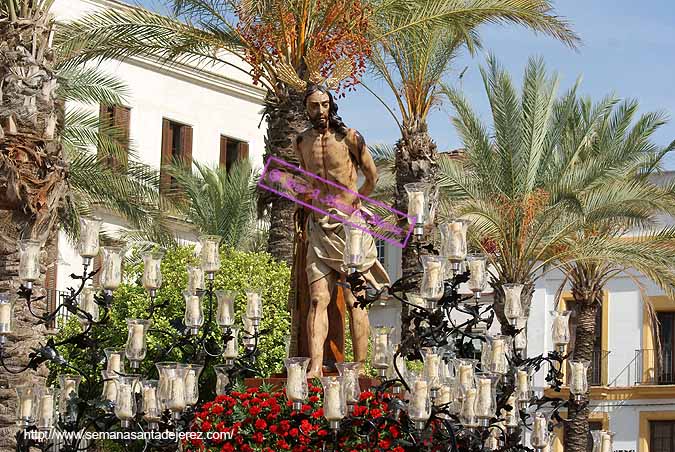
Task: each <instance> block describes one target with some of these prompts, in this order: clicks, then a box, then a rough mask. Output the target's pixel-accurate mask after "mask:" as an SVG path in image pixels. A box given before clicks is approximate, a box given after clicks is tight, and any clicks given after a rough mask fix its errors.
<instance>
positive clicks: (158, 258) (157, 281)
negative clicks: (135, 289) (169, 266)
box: [142, 249, 164, 290]
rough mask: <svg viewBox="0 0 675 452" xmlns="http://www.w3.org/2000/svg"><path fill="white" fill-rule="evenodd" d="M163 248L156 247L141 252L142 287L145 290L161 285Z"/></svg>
mask: <svg viewBox="0 0 675 452" xmlns="http://www.w3.org/2000/svg"><path fill="white" fill-rule="evenodd" d="M163 257H164V250H163V249H158V250H154V251H148V252H146V253H143V255H142V258H143V278H142V281H143V287H145V289H146V290H157V289H159V288H160V287H162V268H161V265H162V258H163Z"/></svg>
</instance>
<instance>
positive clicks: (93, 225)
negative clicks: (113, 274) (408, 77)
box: [77, 217, 103, 258]
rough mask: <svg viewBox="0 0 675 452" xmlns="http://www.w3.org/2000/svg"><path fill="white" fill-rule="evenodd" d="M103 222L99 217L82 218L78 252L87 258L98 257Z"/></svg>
mask: <svg viewBox="0 0 675 452" xmlns="http://www.w3.org/2000/svg"><path fill="white" fill-rule="evenodd" d="M102 224H103V222H102V221H101V219H100V218H97V217H80V238H79V239H78V241H77V252H78V253H79V254H80V256H82V257H85V258H92V257H95V256H97V255H98V250H99V240H98V236H99V233H100V232H101V225H102Z"/></svg>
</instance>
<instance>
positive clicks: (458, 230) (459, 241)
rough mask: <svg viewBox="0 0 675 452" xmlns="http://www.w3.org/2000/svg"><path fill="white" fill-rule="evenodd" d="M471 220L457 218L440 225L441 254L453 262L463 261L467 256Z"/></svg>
mask: <svg viewBox="0 0 675 452" xmlns="http://www.w3.org/2000/svg"><path fill="white" fill-rule="evenodd" d="M468 228H469V220H463V219H457V220H453V221H451V222H449V223H442V224H440V225H439V226H438V229H439V231H440V232H441V255H442V256H445V258H446V259H448V260H450V261H451V262H461V261H463V260H464V259H465V258H466V251H467V246H466V232H467V230H468Z"/></svg>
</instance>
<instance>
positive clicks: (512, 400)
mask: <svg viewBox="0 0 675 452" xmlns="http://www.w3.org/2000/svg"><path fill="white" fill-rule="evenodd" d="M506 404H507V405H509V406H510V407H511V410H509V411H507V410H505V409H503V408H502V410H501V415H502V417H503V418H504V426H505V427H506V428H507V430H508V431H513V430H515V429H516V428H518V423H519V419H520V418H519V412H518V404H517V401H516V395H515V394H511V395H510V396H509V398H508V400H507V401H506Z"/></svg>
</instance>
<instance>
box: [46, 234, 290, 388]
mask: <svg viewBox="0 0 675 452" xmlns="http://www.w3.org/2000/svg"><path fill="white" fill-rule="evenodd" d="M221 260H222V267H221V269H220V271H219V272H218V273H217V274H216V279H215V287H216V289H231V290H236V291H239V296H238V297H237V300H236V312H237V324H238V326H242V323H241V316H242V314H243V312H244V310H245V295H244V293H243V291H244V290H245V289H246V288H247V287H260V288H261V289H262V290H263V316H264V318H263V320H262V325H261V328H262V329H269V331H270V332H269V334H267V335H265V336H264V337H262V339H261V341H260V344H259V349H260V355H259V357H258V361H257V362H258V367H259V369H260V370H261V371H262V373H263V375H265V376H269V375H271V374H274V373H277V372H280V371H281V370H282V369H283V361H282V360H283V358H284V357H285V356H286V345H287V342H288V340H287V336H288V333H289V331H290V317H289V314H288V310H287V303H288V290H289V281H290V270H289V268H288V267H287V266H286V264H283V263H281V264H280V263H277V262H275V261H274V260H273V259H272V258H271V256H270V255H269V254H267V253H250V252H241V251H236V250H234V249H232V248H229V247H225V246H223V247H222V248H221ZM130 261H132V262H137V263H132V264H127V265H126V266H125V269H124V272H125V283H124V284H123V285H122V286H120V287H119V288H118V289H117V290H116V291H115V294H114V301H113V306H112V309H111V310H110V313H109V315H110V319H109V322H108V324H107V325H106V327H105V328H100V327H99V328H97V329H96V331H95V334H94V335H93V336H94V340H95V341H96V343H95V344H93V343H92V344H86V345H85V346H84V347H82V346H79V347H78V346H73V345H69V346H64V347H62V348H61V350H60V352H61V353H62V354H63V355H64V357H65V358H66V359H67V360H68V361H69V362H71V363H72V364H73V365H74V366H75V367H77V368H79V369H82V370H83V371H85V372H87V373H89V372H90V371H91V370H95V371H96V374H97V376H98V378H100V371H101V370H103V362H104V353H103V350H102V347H103V344H105V345H106V346H108V344H112V346H116V347H123V346H124V344H125V342H126V338H127V329H126V322H125V319H126V318H145V317H147V315H148V314H147V313H148V308H149V304H150V298H149V296H148V295H147V292H146V291H145V290H144V289H143V287H142V286H141V284H140V278H141V275H142V271H143V264H142V262H140V259H138V256H137V255H136V256H133V257H132V258H131V259H130ZM190 264H197V258H196V257H195V253H194V247H193V246H179V247H175V248H171V249H169V250H167V253H166V255H165V257H164V260H163V261H162V279H163V283H162V287H161V289H159V290H158V295H157V303H159V304H162V303H164V302H167V306H166V307H163V308H161V309H158V310H156V311H155V315H154V319H155V321H154V324H153V327H155V328H158V329H161V330H166V331H168V332H171V333H172V334H173V335H176V334H178V332H177V330H176V329H175V328H174V326H172V324H171V322H172V321H174V322H175V320H176V319H182V318H183V315H184V310H185V302H184V301H183V295H182V291H183V290H184V288H185V287H186V285H187V270H186V268H187V266H188V265H190ZM214 303H215V300H214ZM203 305H204V307H205V308H206V306H207V303H206V300H204V301H203ZM213 329H215V331H216V332H217V337H215V339H216V340H218V341H220V328H219V327H218V326H217V325H215V327H214V328H213ZM79 331H80V325H79V322H78V320H76V319H71V320H70V321H69V322H68V323H67V325H65V326H64V328H63V329H62V330H61V332H60V334H59V336H60V338H63V337H66V336H71V335H73V334H76V333H78V332H79ZM173 343H174V340H173V338H172V337H171V336H168V335H162V334H159V333H150V334H149V335H148V355H147V357H146V359H145V360H144V362H143V364H142V368H141V371H140V373H141V374H143V375H151V376H153V377H154V378H156V372H155V370H154V364H155V363H156V362H157V361H159V360H165V361H179V362H184V361H185V359H184V357H183V356H181V355H182V353H181V352H180V350H177V349H174V350H172V351H171V352H170V353H169V354H168V356H166V357H161V356H162V355H163V353H164V352H165V351H166V350H168V348H169V347H170V346H171V345H172V344H173ZM240 343H241V342H240ZM92 350H96V355H95V356H94V358H93V359H92V355H91V352H92ZM127 366H128V363H127ZM92 367H95V368H96V369H92ZM127 371H128V367H127ZM54 377H55V375H54V373H53V375H52V378H54ZM92 383H93V382H92ZM87 386H92V387H91V390H92V394H91V395H92V396H95V394H94V392H95V390H94V387H93V386H98V385H96V384H93V385H87ZM98 388H100V386H98ZM83 389H85V393H86V392H89V391H88V390H87V389H86V388H83ZM82 395H83V394H82Z"/></svg>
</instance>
